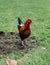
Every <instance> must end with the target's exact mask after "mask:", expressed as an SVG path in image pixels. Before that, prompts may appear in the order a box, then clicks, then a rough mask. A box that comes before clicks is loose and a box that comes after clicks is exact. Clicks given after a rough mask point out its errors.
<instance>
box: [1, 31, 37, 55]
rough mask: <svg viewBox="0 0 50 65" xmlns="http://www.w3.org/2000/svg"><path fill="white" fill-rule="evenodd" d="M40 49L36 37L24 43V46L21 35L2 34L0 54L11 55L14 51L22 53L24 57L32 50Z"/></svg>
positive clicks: (12, 33)
mask: <svg viewBox="0 0 50 65" xmlns="http://www.w3.org/2000/svg"><path fill="white" fill-rule="evenodd" d="M37 47H38V41H37V40H36V37H35V36H33V37H29V38H27V39H26V40H25V41H24V46H23V45H22V44H21V40H20V37H19V34H17V33H14V32H9V33H4V32H2V31H1V32H0V54H4V55H7V54H10V53H12V52H13V51H17V52H20V53H21V54H22V55H24V54H25V53H27V52H28V51H29V50H31V49H32V48H37Z"/></svg>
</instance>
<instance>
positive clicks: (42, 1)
mask: <svg viewBox="0 0 50 65" xmlns="http://www.w3.org/2000/svg"><path fill="white" fill-rule="evenodd" d="M18 17H20V18H21V20H22V21H23V22H25V21H26V20H27V19H28V18H30V19H32V24H31V35H30V37H29V38H28V39H27V40H26V44H28V46H29V47H28V46H26V49H25V48H24V49H22V50H21V48H20V47H21V46H20V42H21V40H20V38H19V37H17V38H19V39H17V38H16V36H18V28H17V25H18V21H17V19H18ZM1 31H3V32H4V35H3V36H2V35H0V65H1V64H2V65H6V59H15V60H18V59H19V60H21V61H22V62H21V63H19V64H18V65H50V0H0V32H1ZM10 32H13V33H14V34H13V35H12V34H10ZM30 38H31V40H32V38H33V41H35V42H38V43H37V44H38V46H36V45H37V44H34V43H33V45H32V42H31V44H30V40H29V39H30ZM34 38H35V39H34ZM28 40H29V41H28ZM17 42H18V43H17ZM27 42H28V43H27ZM3 45H4V46H3ZM10 46H11V47H10ZM30 46H31V47H30ZM32 46H33V48H32ZM17 47H18V50H19V51H18V50H17ZM27 47H28V48H27ZM19 48H20V49H19ZM28 49H29V50H28ZM30 49H31V50H30ZM23 50H25V51H26V52H25V51H23ZM21 51H22V53H21Z"/></svg>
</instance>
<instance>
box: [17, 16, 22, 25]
mask: <svg viewBox="0 0 50 65" xmlns="http://www.w3.org/2000/svg"><path fill="white" fill-rule="evenodd" d="M21 23H22V21H21V19H20V18H19V17H18V24H19V25H20V24H21Z"/></svg>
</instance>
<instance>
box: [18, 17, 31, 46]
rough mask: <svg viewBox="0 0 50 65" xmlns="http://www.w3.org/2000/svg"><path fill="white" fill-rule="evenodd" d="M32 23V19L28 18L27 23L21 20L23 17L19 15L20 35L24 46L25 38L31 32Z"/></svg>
mask: <svg viewBox="0 0 50 65" xmlns="http://www.w3.org/2000/svg"><path fill="white" fill-rule="evenodd" d="M31 23H32V20H31V19H28V20H26V22H25V23H23V22H22V21H21V19H20V18H19V17H18V30H19V36H20V38H21V40H22V45H23V46H24V43H23V41H24V39H26V38H28V37H29V36H30V34H31V30H30V24H31Z"/></svg>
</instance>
